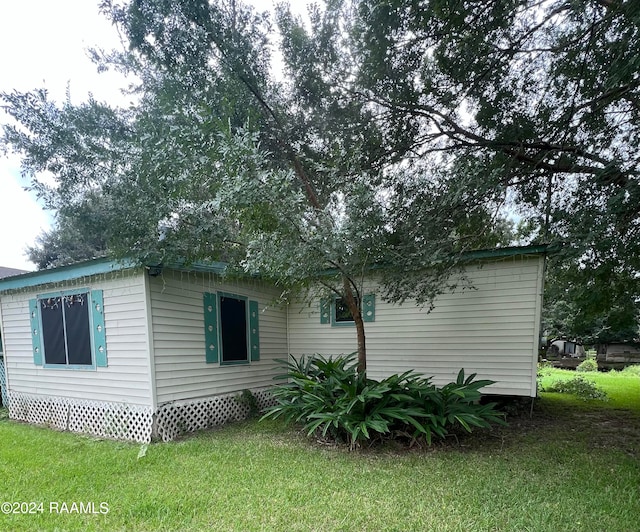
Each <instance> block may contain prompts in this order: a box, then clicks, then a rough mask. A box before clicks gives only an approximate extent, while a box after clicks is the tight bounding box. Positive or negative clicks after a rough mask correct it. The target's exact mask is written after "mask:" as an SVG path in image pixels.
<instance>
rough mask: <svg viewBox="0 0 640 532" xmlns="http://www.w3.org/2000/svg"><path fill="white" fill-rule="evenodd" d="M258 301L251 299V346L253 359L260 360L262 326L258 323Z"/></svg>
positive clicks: (254, 360)
mask: <svg viewBox="0 0 640 532" xmlns="http://www.w3.org/2000/svg"><path fill="white" fill-rule="evenodd" d="M258 313H259V309H258V302H257V301H249V344H250V347H251V360H252V361H253V362H256V361H258V360H260V327H259V325H258Z"/></svg>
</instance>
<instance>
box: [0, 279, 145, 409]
mask: <svg viewBox="0 0 640 532" xmlns="http://www.w3.org/2000/svg"><path fill="white" fill-rule="evenodd" d="M80 282H81V283H82V284H79V283H80ZM72 284H73V287H74V288H80V287H82V288H87V289H88V290H102V291H103V297H104V319H105V330H106V338H107V362H108V366H107V367H100V368H96V369H95V370H70V369H50V368H46V369H45V368H43V367H41V366H36V365H35V364H34V363H33V353H32V343H31V326H30V321H29V299H32V298H35V297H37V295H38V294H41V293H50V292H53V291H56V290H64V289H67V288H69V286H68V285H65V284H64V283H59V284H58V285H56V286H55V287H51V286H48V287H42V288H37V287H36V288H34V289H33V290H32V291H27V292H16V293H14V294H11V295H2V296H1V299H0V301H1V305H2V330H3V340H4V344H5V356H6V363H7V369H8V374H9V390H10V391H13V392H20V393H25V394H35V395H47V396H54V397H67V398H72V399H87V400H92V401H108V402H118V403H127V404H132V405H133V404H135V405H145V406H150V405H151V397H152V394H151V379H150V376H149V362H148V360H149V348H148V345H147V340H146V338H147V335H146V330H147V326H146V317H145V316H146V315H145V298H144V283H143V278H142V274H141V273H135V272H128V273H122V272H120V273H119V274H117V276H116V275H114V276H109V275H108V276H99V277H97V278H91V277H90V278H85V279H83V280H82V281H74V282H73V283H72Z"/></svg>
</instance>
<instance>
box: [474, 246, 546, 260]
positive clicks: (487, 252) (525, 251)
mask: <svg viewBox="0 0 640 532" xmlns="http://www.w3.org/2000/svg"><path fill="white" fill-rule="evenodd" d="M551 251H552V250H551V246H550V245H549V244H539V245H535V246H512V247H506V248H493V249H478V250H476V251H467V252H466V253H464V254H463V255H462V258H463V259H464V260H479V259H501V258H506V257H516V256H520V255H542V254H544V253H549V252H551Z"/></svg>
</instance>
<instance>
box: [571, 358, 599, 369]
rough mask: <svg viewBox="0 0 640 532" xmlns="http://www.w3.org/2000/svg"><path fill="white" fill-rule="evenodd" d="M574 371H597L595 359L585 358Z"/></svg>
mask: <svg viewBox="0 0 640 532" xmlns="http://www.w3.org/2000/svg"><path fill="white" fill-rule="evenodd" d="M576 371H582V372H588V371H598V362H597V361H596V359H595V358H591V357H589V358H585V359H584V360H583V361H582V362H580V364H578V367H577V368H576Z"/></svg>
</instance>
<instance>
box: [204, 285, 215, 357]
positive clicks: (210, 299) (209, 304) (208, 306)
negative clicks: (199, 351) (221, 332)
mask: <svg viewBox="0 0 640 532" xmlns="http://www.w3.org/2000/svg"><path fill="white" fill-rule="evenodd" d="M203 301H204V341H205V360H206V362H207V363H208V364H215V363H217V362H218V310H217V309H218V296H217V295H216V294H210V293H206V292H205V293H204V294H203Z"/></svg>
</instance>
